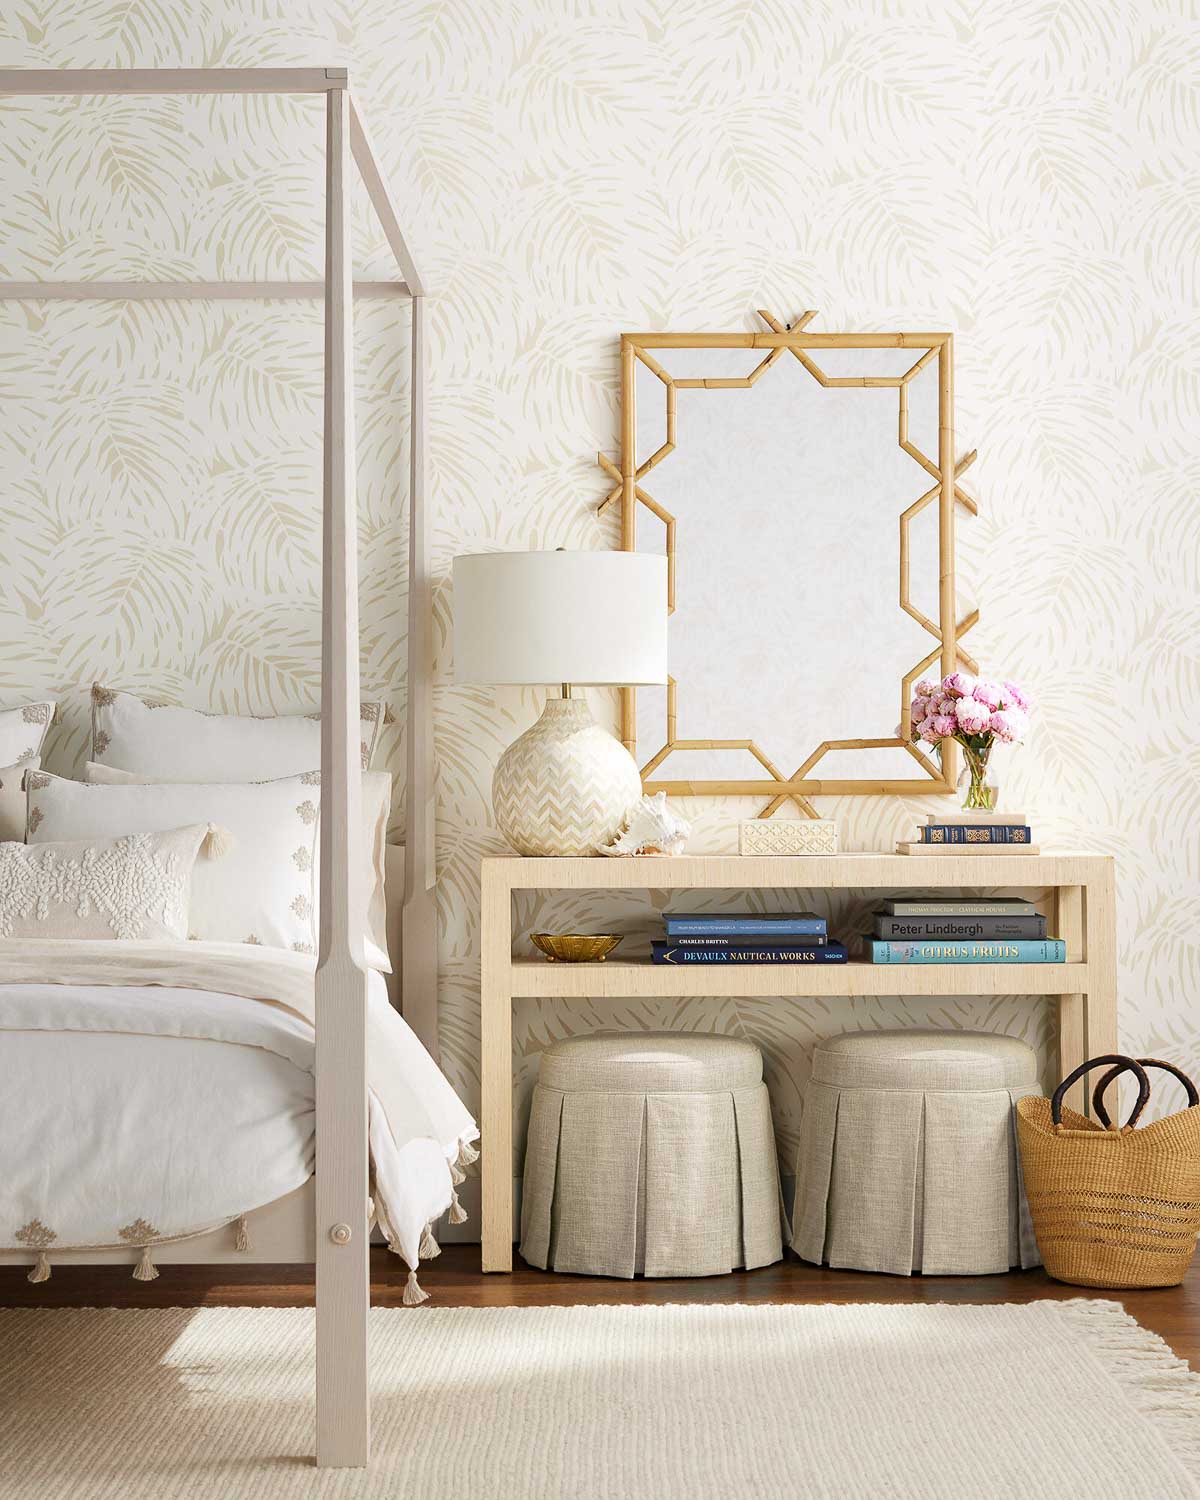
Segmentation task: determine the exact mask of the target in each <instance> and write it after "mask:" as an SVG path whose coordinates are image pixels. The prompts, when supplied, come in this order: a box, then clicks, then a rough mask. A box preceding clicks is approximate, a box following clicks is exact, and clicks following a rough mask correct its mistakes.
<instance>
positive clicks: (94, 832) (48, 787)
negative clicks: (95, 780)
mask: <svg viewBox="0 0 1200 1500" xmlns="http://www.w3.org/2000/svg"><path fill="white" fill-rule="evenodd" d="M25 784H26V787H27V789H28V799H29V823H28V833H27V837H28V839H29V842H30V843H31V844H40V843H46V842H61V841H66V840H79V839H99V838H117V837H120V836H121V835H122V834H126V833H160V832H164V831H165V830H167V829H170V828H180V827H182V826H183V825H185V824H188V823H205V824H207V823H214V824H216V825H217V827H218V828H221V829H226V830H228V832H229V833H230V834H231V835H232V838H233V847H232V848H231V849H230V850H229V851H228V852H227V853H226V854H225V855H224V857H223V858H221V859H218V860H211V861H210V860H201V861H200V862H199V864H198V865H197V866H196V873H195V876H194V878H193V880H192V902H191V917H190V920H189V931H188V936H189V937H196V938H200V939H203V940H204V941H208V942H226V943H264V944H266V945H267V946H268V947H273V948H292V949H295V950H296V951H297V952H299V953H312V952H313V951H314V943H313V927H312V917H313V901H312V893H313V864H314V843H315V836H316V830H317V816H318V813H319V810H320V801H321V788H320V786H319V785H318V784H317V778H315V777H314V776H313V775H312V774H311V773H310V774H309V775H306V776H289V777H285V778H284V779H283V780H281V781H266V782H257V783H250V784H248V785H245V786H242V785H232V786H229V785H221V786H207V785H191V784H189V785H187V786H94V785H88V784H87V783H86V782H82V781H65V780H63V779H62V778H61V777H58V776H50V775H48V774H47V773H46V772H45V771H30V772H29V774H28V775H27V776H26V778H25Z"/></svg>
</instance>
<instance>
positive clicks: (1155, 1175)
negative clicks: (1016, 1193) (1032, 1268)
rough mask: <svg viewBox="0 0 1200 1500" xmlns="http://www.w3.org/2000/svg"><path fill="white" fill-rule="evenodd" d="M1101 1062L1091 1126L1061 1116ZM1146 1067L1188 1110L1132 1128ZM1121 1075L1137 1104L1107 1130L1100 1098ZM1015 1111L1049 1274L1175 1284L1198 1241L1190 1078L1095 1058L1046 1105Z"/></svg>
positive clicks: (1143, 1064) (1199, 1187) (1196, 1118)
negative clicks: (1165, 1078) (1172, 1087)
mask: <svg viewBox="0 0 1200 1500" xmlns="http://www.w3.org/2000/svg"><path fill="white" fill-rule="evenodd" d="M1106 1064H1111V1067H1110V1068H1109V1071H1108V1072H1107V1073H1106V1074H1105V1075H1104V1077H1103V1078H1102V1079H1101V1080H1100V1082H1099V1083H1098V1084H1097V1085H1096V1091H1095V1093H1094V1094H1093V1096H1092V1109H1093V1112H1094V1113H1095V1115H1096V1119H1095V1120H1089V1119H1086V1118H1085V1117H1084V1116H1083V1115H1079V1114H1076V1113H1075V1111H1074V1110H1072V1109H1064V1108H1063V1102H1062V1101H1063V1095H1064V1094H1065V1093H1066V1091H1067V1090H1068V1089H1069V1088H1070V1087H1071V1085H1072V1084H1073V1083H1075V1082H1076V1081H1077V1080H1078V1079H1080V1078H1082V1077H1083V1075H1084V1074H1085V1073H1087V1072H1089V1071H1090V1070H1091V1069H1092V1068H1098V1067H1103V1066H1105V1065H1106ZM1147 1068H1162V1069H1164V1070H1165V1071H1166V1072H1168V1073H1171V1074H1173V1075H1174V1077H1176V1078H1177V1079H1179V1081H1180V1082H1181V1083H1182V1084H1183V1086H1184V1087H1185V1088H1186V1089H1187V1096H1188V1107H1187V1109H1184V1110H1181V1111H1180V1112H1179V1113H1178V1114H1174V1115H1169V1116H1168V1117H1167V1118H1166V1119H1164V1120H1156V1121H1155V1122H1154V1123H1153V1124H1151V1125H1146V1126H1144V1127H1143V1128H1142V1129H1140V1130H1137V1129H1135V1128H1134V1127H1135V1126H1136V1124H1137V1122H1138V1119H1139V1118H1140V1116H1141V1113H1142V1111H1143V1110H1144V1109H1145V1107H1146V1103H1147V1101H1148V1100H1149V1098H1150V1080H1149V1078H1148V1077H1147V1075H1146V1071H1145V1070H1146V1069H1147ZM1127 1072H1128V1073H1132V1074H1133V1075H1134V1077H1135V1078H1136V1079H1137V1084H1138V1098H1137V1103H1136V1104H1135V1105H1134V1107H1133V1111H1132V1113H1131V1114H1130V1116H1129V1119H1128V1121H1127V1123H1126V1124H1125V1125H1123V1126H1115V1125H1112V1124H1111V1123H1110V1121H1109V1117H1108V1113H1107V1111H1106V1109H1105V1107H1104V1092H1105V1090H1106V1089H1107V1088H1108V1086H1109V1084H1110V1083H1112V1081H1113V1080H1114V1079H1115V1078H1117V1077H1119V1075H1120V1074H1122V1073H1127ZM1016 1108H1017V1138H1018V1140H1019V1142H1020V1146H1021V1167H1022V1170H1023V1172H1024V1176H1025V1191H1026V1194H1027V1196H1028V1199H1029V1211H1030V1214H1031V1216H1032V1218H1033V1228H1034V1232H1035V1234H1036V1235H1037V1242H1038V1249H1039V1250H1040V1251H1041V1253H1042V1260H1043V1261H1044V1262H1045V1266H1046V1270H1047V1272H1048V1273H1049V1275H1051V1276H1053V1277H1054V1279H1055V1280H1056V1281H1066V1282H1070V1283H1072V1284H1073V1285H1075V1286H1103V1287H1114V1288H1115V1287H1150V1286H1177V1285H1178V1284H1179V1282H1181V1281H1182V1280H1183V1276H1184V1272H1185V1271H1186V1270H1187V1268H1188V1266H1189V1264H1190V1263H1191V1259H1192V1255H1193V1253H1194V1251H1195V1249H1196V1236H1197V1234H1200V1095H1197V1092H1196V1086H1195V1085H1194V1084H1193V1083H1192V1081H1191V1079H1190V1078H1188V1077H1187V1076H1186V1075H1185V1074H1183V1073H1181V1072H1180V1071H1179V1069H1178V1068H1176V1067H1173V1066H1172V1065H1171V1064H1170V1063H1165V1062H1158V1061H1156V1060H1155V1059H1154V1058H1149V1057H1144V1058H1142V1059H1141V1060H1140V1061H1135V1060H1134V1059H1133V1058H1132V1057H1123V1056H1120V1055H1117V1054H1113V1055H1112V1056H1108V1057H1093V1058H1092V1059H1091V1061H1090V1062H1085V1063H1084V1064H1083V1065H1082V1066H1081V1067H1078V1068H1076V1069H1075V1071H1074V1072H1073V1073H1072V1074H1070V1076H1069V1077H1067V1078H1064V1079H1063V1081H1062V1083H1060V1084H1059V1086H1058V1088H1057V1089H1055V1091H1054V1097H1053V1098H1052V1099H1044V1098H1035V1097H1032V1096H1031V1097H1029V1098H1025V1099H1019V1100H1018V1101H1017V1106H1016Z"/></svg>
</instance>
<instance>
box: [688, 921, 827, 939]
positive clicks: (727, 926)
mask: <svg viewBox="0 0 1200 1500" xmlns="http://www.w3.org/2000/svg"><path fill="white" fill-rule="evenodd" d="M666 922H667V936H668V937H777V938H789V937H824V936H825V932H826V923H825V918H824V917H810V916H804V917H672V916H668V917H667V919H666Z"/></svg>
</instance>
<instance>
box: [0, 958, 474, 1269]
mask: <svg viewBox="0 0 1200 1500" xmlns="http://www.w3.org/2000/svg"><path fill="white" fill-rule="evenodd" d="M313 970H314V961H313V959H312V958H311V957H308V956H306V955H304V954H296V953H289V952H286V951H284V950H282V949H272V948H256V947H253V946H248V945H246V944H241V943H195V942H187V943H144V942H104V941H101V942H72V941H53V942H52V941H41V942H24V943H17V942H5V941H0V1078H2V1079H3V1084H2V1086H0V1247H3V1248H21V1245H20V1242H19V1241H17V1240H16V1238H15V1235H16V1232H17V1230H18V1229H19V1228H21V1227H22V1226H24V1225H27V1224H29V1223H30V1222H31V1221H32V1220H38V1221H40V1223H41V1224H43V1225H45V1226H47V1227H48V1228H49V1229H50V1230H52V1231H53V1232H54V1234H55V1236H56V1238H55V1241H54V1245H53V1249H54V1250H62V1249H68V1248H70V1247H72V1246H77V1247H78V1246H107V1245H119V1244H120V1243H121V1242H122V1241H121V1237H120V1230H121V1229H122V1228H123V1227H125V1226H128V1225H130V1224H132V1223H134V1222H136V1221H137V1220H138V1219H141V1220H144V1221H145V1222H146V1223H147V1224H149V1225H152V1226H153V1228H154V1230H155V1231H156V1233H157V1235H158V1236H159V1237H161V1238H170V1237H172V1236H176V1235H186V1234H190V1233H194V1232H198V1231H202V1230H204V1229H207V1228H210V1227H213V1226H215V1225H218V1224H221V1223H225V1222H227V1221H229V1220H230V1219H232V1218H236V1217H237V1216H238V1215H240V1214H242V1213H246V1212H249V1211H250V1210H252V1209H254V1208H256V1207H260V1206H261V1205H262V1204H264V1203H268V1202H270V1201H272V1200H273V1199H275V1198H279V1197H282V1196H283V1195H284V1194H286V1193H288V1192H291V1191H292V1190H293V1189H294V1188H297V1187H299V1186H300V1185H301V1184H302V1183H303V1182H304V1181H305V1180H306V1179H307V1178H308V1177H309V1175H310V1174H311V1173H312V1171H313V1168H314V1108H313V1055H314V1033H313ZM369 984H370V992H369V1004H368V1042H367V1045H368V1079H369V1084H370V1091H371V1094H370V1144H371V1156H372V1163H373V1166H374V1171H375V1198H376V1206H377V1210H378V1213H379V1219H380V1224H381V1226H382V1228H383V1229H384V1232H385V1234H386V1235H387V1237H388V1240H389V1243H390V1244H391V1246H392V1248H393V1249H394V1250H395V1251H396V1252H397V1253H398V1254H400V1255H401V1256H402V1257H403V1258H404V1260H405V1261H406V1262H407V1263H408V1264H409V1265H410V1266H411V1267H413V1268H415V1267H416V1265H417V1258H418V1246H419V1244H420V1240H421V1234H422V1230H423V1229H424V1226H425V1225H426V1224H427V1223H428V1222H430V1221H431V1220H433V1219H436V1218H437V1217H439V1216H440V1215H441V1214H442V1213H444V1212H445V1210H446V1209H447V1208H448V1207H449V1206H450V1201H451V1193H452V1191H453V1185H452V1181H451V1175H450V1166H451V1163H453V1162H454V1161H455V1159H456V1158H457V1157H458V1154H459V1152H460V1150H461V1148H462V1147H463V1146H464V1145H469V1143H470V1142H472V1141H474V1140H475V1139H476V1138H477V1136H478V1131H477V1130H476V1128H475V1124H474V1122H473V1120H472V1119H471V1117H470V1115H469V1114H468V1113H467V1111H466V1109H465V1108H464V1107H463V1105H462V1104H461V1103H460V1101H459V1099H458V1097H457V1095H456V1094H455V1093H454V1091H453V1089H452V1088H451V1087H450V1085H449V1084H448V1083H447V1082H446V1080H445V1078H444V1077H443V1076H442V1074H441V1073H440V1072H439V1070H438V1068H437V1067H436V1065H435V1064H434V1062H433V1060H432V1059H431V1058H430V1056H429V1054H428V1053H427V1052H426V1051H425V1049H424V1047H422V1046H421V1043H420V1042H419V1041H418V1040H417V1039H416V1037H415V1036H414V1035H413V1033H412V1032H411V1031H410V1029H409V1028H408V1026H407V1025H406V1024H405V1022H404V1021H403V1019H402V1018H401V1017H400V1016H399V1015H398V1014H397V1013H396V1012H395V1011H394V1010H393V1009H392V1008H391V1006H390V1005H389V1004H388V1000H387V995H386V991H385V989H384V982H383V978H382V976H381V975H379V974H377V973H374V972H372V973H371V974H370V975H369Z"/></svg>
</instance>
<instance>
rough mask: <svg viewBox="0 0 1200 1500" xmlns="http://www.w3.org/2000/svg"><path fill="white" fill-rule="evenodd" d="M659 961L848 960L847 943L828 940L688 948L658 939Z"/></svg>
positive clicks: (654, 954)
mask: <svg viewBox="0 0 1200 1500" xmlns="http://www.w3.org/2000/svg"><path fill="white" fill-rule="evenodd" d="M650 946H651V956H652V959H653V962H654V963H656V964H844V963H845V962H846V945H845V944H844V943H826V944H825V945H824V946H823V947H819V948H802V947H796V948H785V947H780V946H779V945H777V944H776V945H772V946H771V947H763V948H685V947H683V946H682V945H681V944H679V943H661V942H654V943H652V944H651V945H650Z"/></svg>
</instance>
